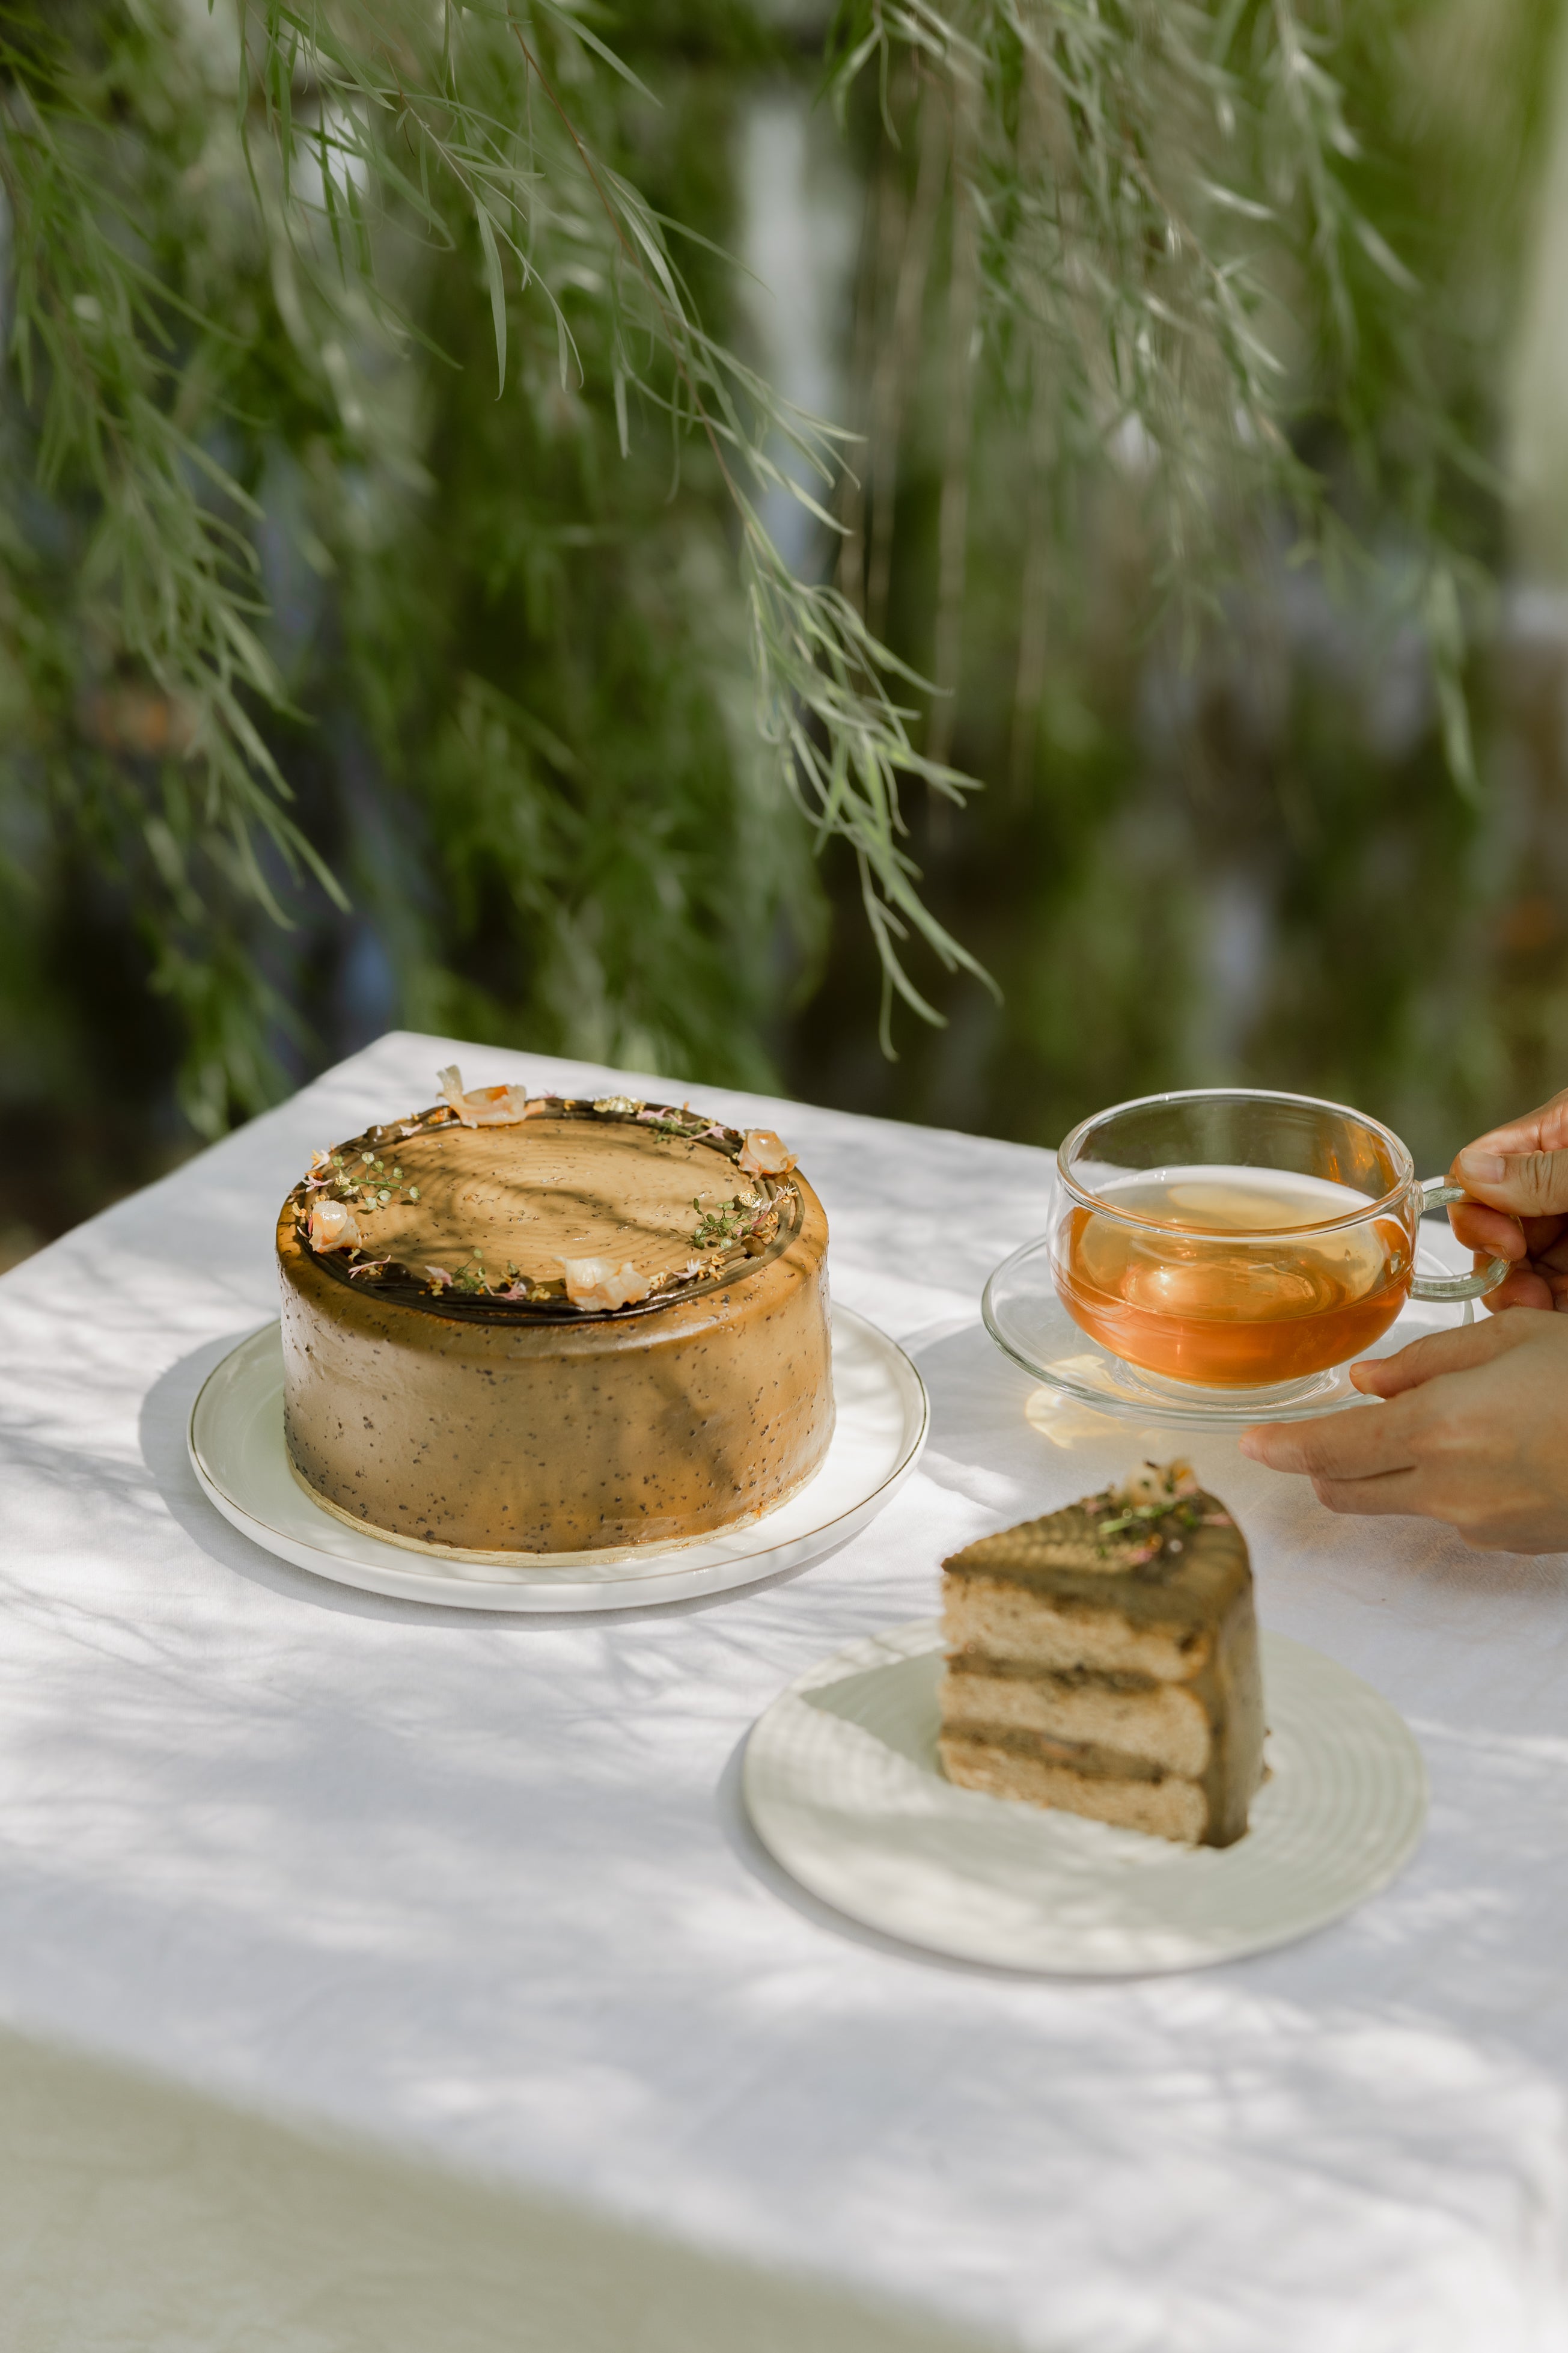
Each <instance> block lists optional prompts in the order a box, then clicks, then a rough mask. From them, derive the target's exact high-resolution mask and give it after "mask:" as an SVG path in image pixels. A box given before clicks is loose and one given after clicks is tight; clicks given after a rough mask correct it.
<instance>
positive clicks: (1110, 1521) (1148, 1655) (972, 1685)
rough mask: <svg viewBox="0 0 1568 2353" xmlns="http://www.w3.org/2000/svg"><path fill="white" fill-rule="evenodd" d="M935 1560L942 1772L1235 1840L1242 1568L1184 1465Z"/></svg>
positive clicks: (1252, 1752)
mask: <svg viewBox="0 0 1568 2353" xmlns="http://www.w3.org/2000/svg"><path fill="white" fill-rule="evenodd" d="M942 1570H943V1574H942V1615H943V1624H944V1630H945V1632H946V1635H947V1642H948V1661H947V1671H946V1673H945V1674H944V1676H943V1678H942V1730H941V1734H940V1737H939V1746H940V1748H941V1752H942V1765H943V1767H944V1768H945V1769H946V1772H947V1776H948V1778H949V1779H950V1780H952V1781H957V1782H959V1783H961V1784H962V1786H963V1788H968V1789H984V1791H986V1792H987V1793H988V1795H990V1796H992V1797H996V1798H1019V1799H1025V1800H1026V1802H1027V1803H1029V1804H1031V1805H1036V1806H1058V1807H1062V1808H1065V1810H1067V1811H1068V1812H1069V1813H1075V1814H1088V1815H1090V1816H1092V1817H1093V1819H1094V1820H1097V1821H1102V1822H1114V1823H1116V1824H1118V1825H1119V1826H1120V1827H1121V1828H1123V1829H1126V1830H1135V1831H1150V1832H1152V1834H1153V1835H1154V1836H1156V1837H1158V1838H1167V1839H1176V1840H1181V1841H1184V1842H1186V1843H1187V1844H1189V1845H1194V1846H1197V1845H1201V1846H1230V1845H1232V1844H1234V1842H1235V1841H1236V1840H1237V1839H1238V1838H1240V1837H1241V1836H1242V1835H1243V1833H1244V1832H1245V1831H1246V1829H1247V1808H1248V1807H1249V1805H1250V1804H1251V1802H1252V1799H1253V1797H1254V1795H1255V1793H1256V1791H1257V1789H1258V1784H1259V1782H1260V1781H1261V1779H1262V1778H1263V1685H1262V1679H1261V1676H1260V1673H1259V1671H1258V1626H1257V1620H1256V1619H1255V1617H1254V1615H1253V1608H1252V1568H1251V1564H1250V1563H1249V1561H1248V1559H1247V1546H1246V1543H1245V1541H1244V1539H1243V1537H1242V1534H1241V1531H1240V1529H1239V1528H1238V1527H1237V1525H1236V1523H1235V1521H1234V1520H1233V1519H1232V1518H1231V1516H1230V1514H1229V1513H1228V1512H1227V1511H1226V1509H1225V1506H1224V1505H1223V1504H1220V1503H1218V1502H1216V1500H1215V1497H1214V1496H1213V1495H1209V1494H1205V1493H1204V1492H1203V1490H1202V1489H1201V1488H1200V1487H1199V1486H1198V1484H1197V1482H1196V1480H1195V1479H1194V1476H1193V1473H1192V1472H1191V1470H1190V1469H1189V1467H1188V1465H1187V1464H1186V1463H1184V1462H1173V1463H1169V1464H1166V1465H1164V1466H1163V1467H1162V1466H1156V1465H1155V1464H1153V1463H1149V1464H1146V1465H1145V1466H1144V1468H1143V1469H1142V1471H1141V1472H1138V1473H1136V1474H1135V1476H1134V1477H1133V1478H1132V1479H1131V1480H1130V1481H1128V1482H1126V1483H1125V1484H1124V1485H1123V1486H1121V1487H1120V1488H1113V1489H1108V1490H1107V1491H1106V1493H1103V1494H1100V1495H1090V1496H1089V1497H1088V1499H1087V1500H1086V1501H1085V1502H1083V1503H1081V1504H1069V1506H1068V1509H1067V1510H1066V1511H1063V1512H1050V1513H1047V1514H1046V1515H1045V1517H1044V1518H1042V1519H1037V1520H1026V1521H1024V1522H1023V1523H1022V1525H1020V1526H1018V1527H1016V1528H1005V1529H1004V1530H1003V1531H1002V1532H1001V1534H1000V1535H991V1536H982V1537H981V1538H980V1540H979V1542H978V1543H976V1544H972V1545H969V1546H966V1547H965V1548H964V1550H963V1552H959V1553H954V1554H953V1556H952V1559H951V1560H948V1561H944V1562H943V1564H942Z"/></svg>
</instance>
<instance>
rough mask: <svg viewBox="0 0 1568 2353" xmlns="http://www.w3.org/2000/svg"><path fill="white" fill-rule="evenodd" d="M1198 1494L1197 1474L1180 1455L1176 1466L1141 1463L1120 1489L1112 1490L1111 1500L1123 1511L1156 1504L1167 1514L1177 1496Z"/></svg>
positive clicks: (1122, 1483) (1173, 1463)
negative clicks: (1140, 1505)
mask: <svg viewBox="0 0 1568 2353" xmlns="http://www.w3.org/2000/svg"><path fill="white" fill-rule="evenodd" d="M1197 1492H1198V1474H1197V1472H1195V1471H1194V1469H1193V1466H1192V1464H1191V1463H1190V1462H1189V1461H1187V1460H1186V1458H1185V1456H1184V1455H1178V1456H1177V1457H1176V1460H1175V1461H1173V1462H1141V1463H1140V1464H1139V1465H1138V1468H1137V1470H1136V1471H1134V1472H1131V1474H1130V1476H1129V1477H1127V1478H1125V1479H1123V1481H1122V1482H1121V1486H1120V1487H1112V1489H1111V1490H1110V1500H1111V1502H1112V1503H1113V1504H1121V1507H1122V1509H1123V1510H1124V1511H1126V1510H1131V1508H1132V1507H1133V1506H1134V1505H1136V1504H1158V1505H1159V1506H1160V1507H1161V1509H1162V1510H1168V1509H1169V1508H1170V1506H1171V1505H1172V1504H1173V1503H1174V1502H1175V1501H1176V1500H1177V1498H1178V1496H1181V1495H1195V1494H1196V1493H1197Z"/></svg>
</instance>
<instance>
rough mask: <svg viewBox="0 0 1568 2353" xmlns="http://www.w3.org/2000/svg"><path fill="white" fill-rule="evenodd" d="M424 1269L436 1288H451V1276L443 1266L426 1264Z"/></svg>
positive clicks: (447, 1289) (445, 1289) (444, 1289)
mask: <svg viewBox="0 0 1568 2353" xmlns="http://www.w3.org/2000/svg"><path fill="white" fill-rule="evenodd" d="M425 1271H426V1274H427V1275H428V1276H429V1278H430V1280H431V1282H433V1283H435V1284H436V1285H437V1288H438V1289H440V1290H442V1291H449V1290H450V1289H451V1287H452V1278H451V1276H450V1275H449V1274H448V1273H447V1270H446V1268H445V1267H444V1266H427V1267H426V1270H425Z"/></svg>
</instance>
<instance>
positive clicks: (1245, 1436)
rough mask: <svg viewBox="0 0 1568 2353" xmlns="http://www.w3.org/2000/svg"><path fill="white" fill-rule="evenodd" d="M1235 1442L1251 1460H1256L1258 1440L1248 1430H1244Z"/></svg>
mask: <svg viewBox="0 0 1568 2353" xmlns="http://www.w3.org/2000/svg"><path fill="white" fill-rule="evenodd" d="M1236 1442H1237V1446H1238V1447H1239V1448H1240V1449H1241V1451H1242V1452H1243V1453H1244V1454H1245V1455H1247V1458H1248V1459H1249V1460H1250V1461H1253V1462H1256V1461H1258V1460H1259V1459H1260V1458H1259V1455H1258V1440H1257V1439H1256V1438H1254V1436H1253V1434H1252V1432H1251V1430H1243V1431H1242V1433H1241V1436H1240V1437H1239V1438H1238V1439H1237V1441H1236Z"/></svg>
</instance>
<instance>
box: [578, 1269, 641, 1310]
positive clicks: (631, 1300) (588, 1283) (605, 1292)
mask: <svg viewBox="0 0 1568 2353" xmlns="http://www.w3.org/2000/svg"><path fill="white" fill-rule="evenodd" d="M561 1271H562V1272H563V1274H564V1276H565V1277H566V1296H567V1298H568V1299H569V1300H570V1301H571V1302H572V1304H573V1306H574V1307H581V1308H583V1309H584V1310H589V1309H592V1308H595V1307H632V1306H635V1305H636V1303H637V1301H638V1300H639V1299H646V1298H647V1294H648V1290H649V1284H648V1279H647V1275H646V1274H639V1273H638V1272H637V1268H636V1267H635V1266H632V1265H631V1264H629V1263H628V1264H626V1265H625V1266H619V1267H617V1266H616V1265H615V1264H614V1263H613V1262H612V1261H610V1260H609V1259H607V1258H563V1260H562V1261H561Z"/></svg>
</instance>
